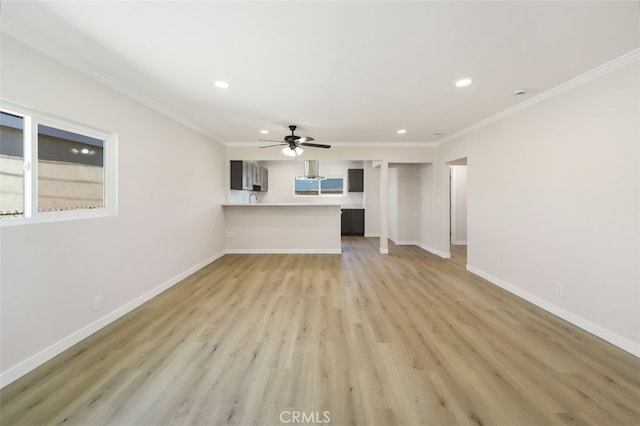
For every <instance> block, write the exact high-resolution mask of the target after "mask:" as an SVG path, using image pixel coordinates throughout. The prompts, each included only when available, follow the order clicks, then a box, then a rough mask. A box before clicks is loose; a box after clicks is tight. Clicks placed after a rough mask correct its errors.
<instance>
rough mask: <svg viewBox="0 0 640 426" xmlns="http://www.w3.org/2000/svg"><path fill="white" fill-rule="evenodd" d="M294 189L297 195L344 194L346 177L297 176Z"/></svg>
mask: <svg viewBox="0 0 640 426" xmlns="http://www.w3.org/2000/svg"><path fill="white" fill-rule="evenodd" d="M293 188H294V189H293V191H294V194H295V195H297V196H308V195H315V196H329V197H330V196H333V197H341V196H343V195H344V177H328V178H325V179H305V178H295V179H294V181H293Z"/></svg>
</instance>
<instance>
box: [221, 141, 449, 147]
mask: <svg viewBox="0 0 640 426" xmlns="http://www.w3.org/2000/svg"><path fill="white" fill-rule="evenodd" d="M267 143H268V142H226V143H223V145H225V146H226V147H227V148H259V147H261V146H264V145H266V144H267ZM327 143H329V144H331V146H332V147H335V148H398V147H401V148H435V147H436V146H437V144H436V143H435V142H327Z"/></svg>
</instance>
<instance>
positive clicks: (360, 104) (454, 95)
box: [1, 0, 639, 144]
mask: <svg viewBox="0 0 640 426" xmlns="http://www.w3.org/2000/svg"><path fill="white" fill-rule="evenodd" d="M1 13H2V19H3V31H5V32H7V33H9V34H10V35H12V36H15V37H18V38H20V39H22V40H23V41H27V42H28V43H29V44H32V45H37V46H39V48H40V49H41V50H46V51H48V52H49V53H51V54H53V56H56V57H58V58H59V59H64V60H65V61H66V62H67V63H71V64H74V65H75V66H76V67H79V68H80V69H83V70H85V71H88V72H89V73H90V74H92V75H94V76H97V77H98V78H99V79H101V80H102V81H106V82H108V83H109V84H111V85H112V86H114V87H117V88H119V89H120V90H123V91H124V92H126V93H128V94H129V95H132V96H133V97H135V98H137V99H139V100H142V101H143V102H145V103H147V104H148V105H151V106H153V107H154V108H156V109H158V110H161V111H163V112H165V113H169V114H170V115H172V116H174V117H177V118H178V119H179V120H181V121H182V122H185V123H188V124H189V125H191V126H192V127H194V128H197V129H198V130H199V131H201V132H202V133H205V134H207V135H208V136H210V137H211V138H213V139H215V140H217V141H219V142H221V143H224V144H235V143H247V142H254V143H255V142H256V141H257V139H258V138H269V139H278V140H280V139H281V138H282V137H283V136H284V135H286V134H287V133H288V130H287V125H288V124H297V125H298V126H299V131H298V132H297V133H298V134H301V135H309V136H313V137H314V138H315V139H316V142H320V143H323V142H324V143H372V142H376V143H379V142H385V143H401V142H418V143H425V144H426V143H435V142H437V141H438V140H441V139H442V138H444V137H446V136H447V135H450V134H452V133H455V132H456V131H459V130H461V129H464V128H465V127H467V126H470V125H472V124H474V123H476V122H478V121H480V120H483V119H485V118H487V117H489V116H491V115H493V114H496V113H498V112H500V111H503V110H505V109H507V108H509V107H511V106H513V105H515V104H517V103H520V102H523V101H525V100H527V99H530V98H531V97H532V96H535V95H537V94H540V93H542V92H544V91H546V90H548V89H551V88H553V87H555V86H557V85H559V84H561V83H563V82H565V81H567V80H569V79H571V78H573V77H576V76H577V75H580V74H582V73H584V72H586V71H589V70H590V69H593V68H594V67H596V66H598V65H601V64H603V63H606V62H608V61H610V60H612V59H614V58H617V57H619V56H621V55H623V54H625V53H627V52H629V51H631V50H633V49H636V48H638V40H639V31H638V27H639V23H638V16H639V10H638V2H637V1H624V2H613V1H602V2H583V1H568V2H554V1H545V2H543V1H526V2H511V1H498V2H486V1H471V2H458V1H456V2H454V1H446V2H445V1H442V2H438V1H424V2H420V1H410V2H401V1H371V2H366V1H339V2H331V1H315V2H314V1H299V2H293V1H289V2H269V1H258V2H244V1H226V2H222V1H155V2H154V1H89V0H86V1H46V2H40V1H15V0H14V1H7V0H4V1H3V2H2V12H1ZM461 78H470V79H472V80H473V83H472V84H471V85H470V86H468V87H464V88H458V87H456V86H455V85H454V83H455V82H456V81H457V80H458V79H461ZM216 80H224V81H227V82H229V83H230V85H231V87H230V88H228V89H218V88H216V87H214V81H216ZM522 88H525V89H526V90H527V93H526V94H524V95H520V96H515V95H514V94H513V93H514V91H516V90H517V89H522ZM262 129H264V130H268V131H269V134H268V135H266V136H265V135H261V134H260V133H259V132H260V130H262ZM398 129H406V133H405V134H397V133H396V131H397V130H398ZM438 133H441V134H442V135H441V136H434V134H438Z"/></svg>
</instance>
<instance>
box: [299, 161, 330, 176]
mask: <svg viewBox="0 0 640 426" xmlns="http://www.w3.org/2000/svg"><path fill="white" fill-rule="evenodd" d="M296 179H326V178H325V177H324V176H320V162H319V161H318V160H305V161H304V176H296Z"/></svg>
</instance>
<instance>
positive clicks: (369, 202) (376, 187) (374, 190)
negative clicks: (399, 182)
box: [364, 161, 380, 237]
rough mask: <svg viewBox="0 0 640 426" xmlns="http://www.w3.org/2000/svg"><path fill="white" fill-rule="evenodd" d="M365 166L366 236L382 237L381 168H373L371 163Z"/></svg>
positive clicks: (366, 163)
mask: <svg viewBox="0 0 640 426" xmlns="http://www.w3.org/2000/svg"><path fill="white" fill-rule="evenodd" d="M364 163H365V166H364V201H365V210H364V235H365V237H379V236H380V168H379V167H376V168H374V167H373V164H372V162H371V161H365V162H364Z"/></svg>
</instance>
